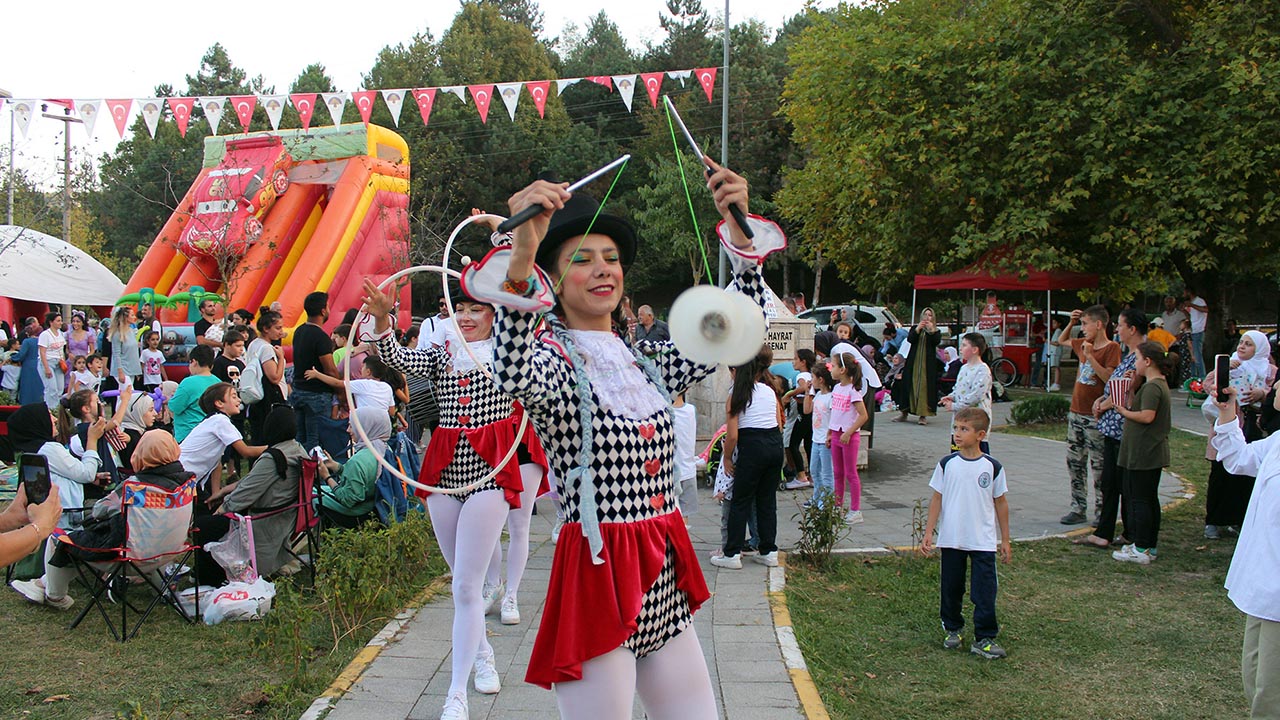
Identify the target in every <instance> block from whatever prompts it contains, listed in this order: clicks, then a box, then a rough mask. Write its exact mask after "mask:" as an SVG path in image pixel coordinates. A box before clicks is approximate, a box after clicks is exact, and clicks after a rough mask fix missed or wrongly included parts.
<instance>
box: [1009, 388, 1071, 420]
mask: <svg viewBox="0 0 1280 720" xmlns="http://www.w3.org/2000/svg"><path fill="white" fill-rule="evenodd" d="M1070 411H1071V398H1068V397H1066V396H1065V395H1055V394H1048V395H1038V396H1036V397H1031V398H1027V399H1025V400H1019V401H1018V402H1016V403H1014V404H1013V408H1012V409H1011V411H1010V413H1009V417H1010V418H1011V419H1012V420H1013V423H1014V424H1015V425H1032V424H1034V423H1042V422H1060V421H1062V420H1066V419H1067V413H1068V412H1070Z"/></svg>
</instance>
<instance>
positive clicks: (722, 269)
mask: <svg viewBox="0 0 1280 720" xmlns="http://www.w3.org/2000/svg"><path fill="white" fill-rule="evenodd" d="M720 77H721V84H720V100H721V107H720V166H721V167H729V0H724V72H722V73H721V74H720ZM716 247H717V248H719V250H720V265H719V267H718V268H717V270H718V271H719V277H718V278H717V279H718V280H719V282H718V283H716V284H717V285H719V286H720V287H725V286H727V285H728V284H729V256H728V255H727V254H725V251H724V246H723V245H721V244H720V243H716Z"/></svg>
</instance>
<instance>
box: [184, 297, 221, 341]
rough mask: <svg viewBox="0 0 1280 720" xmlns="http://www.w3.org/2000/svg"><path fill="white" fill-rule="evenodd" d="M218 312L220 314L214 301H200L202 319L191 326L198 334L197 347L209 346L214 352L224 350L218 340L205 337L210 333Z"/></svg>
mask: <svg viewBox="0 0 1280 720" xmlns="http://www.w3.org/2000/svg"><path fill="white" fill-rule="evenodd" d="M217 312H218V303H217V302H215V301H213V300H202V301H200V319H199V320H197V321H196V322H195V324H194V325H192V326H191V329H192V330H193V331H194V332H195V334H196V344H197V345H208V346H209V347H211V348H213V349H214V350H221V349H222V343H220V342H218V341H217V340H212V339H210V338H207V337H205V336H204V334H205V333H207V332H209V328H210V327H213V323H214V320H213V316H214V315H215V314H217Z"/></svg>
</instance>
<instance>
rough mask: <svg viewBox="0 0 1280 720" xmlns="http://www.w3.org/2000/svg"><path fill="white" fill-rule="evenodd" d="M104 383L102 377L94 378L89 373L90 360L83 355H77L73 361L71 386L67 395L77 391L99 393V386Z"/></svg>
mask: <svg viewBox="0 0 1280 720" xmlns="http://www.w3.org/2000/svg"><path fill="white" fill-rule="evenodd" d="M101 382H102V378H101V377H94V375H93V373H91V372H89V359H88V358H86V357H85V356H83V355H77V356H75V357H74V358H72V360H71V385H70V386H69V387H68V388H67V395H71V394H73V393H75V392H76V391H77V390H86V389H88V390H93V391H94V392H97V391H98V385H99V383H101Z"/></svg>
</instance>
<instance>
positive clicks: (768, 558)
mask: <svg viewBox="0 0 1280 720" xmlns="http://www.w3.org/2000/svg"><path fill="white" fill-rule="evenodd" d="M751 559H752V560H755V561H756V562H758V563H760V564H761V565H764V566H765V567H778V551H777V550H774V551H773V552H771V553H760V554H759V555H756V556H755V557H753V558H751Z"/></svg>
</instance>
